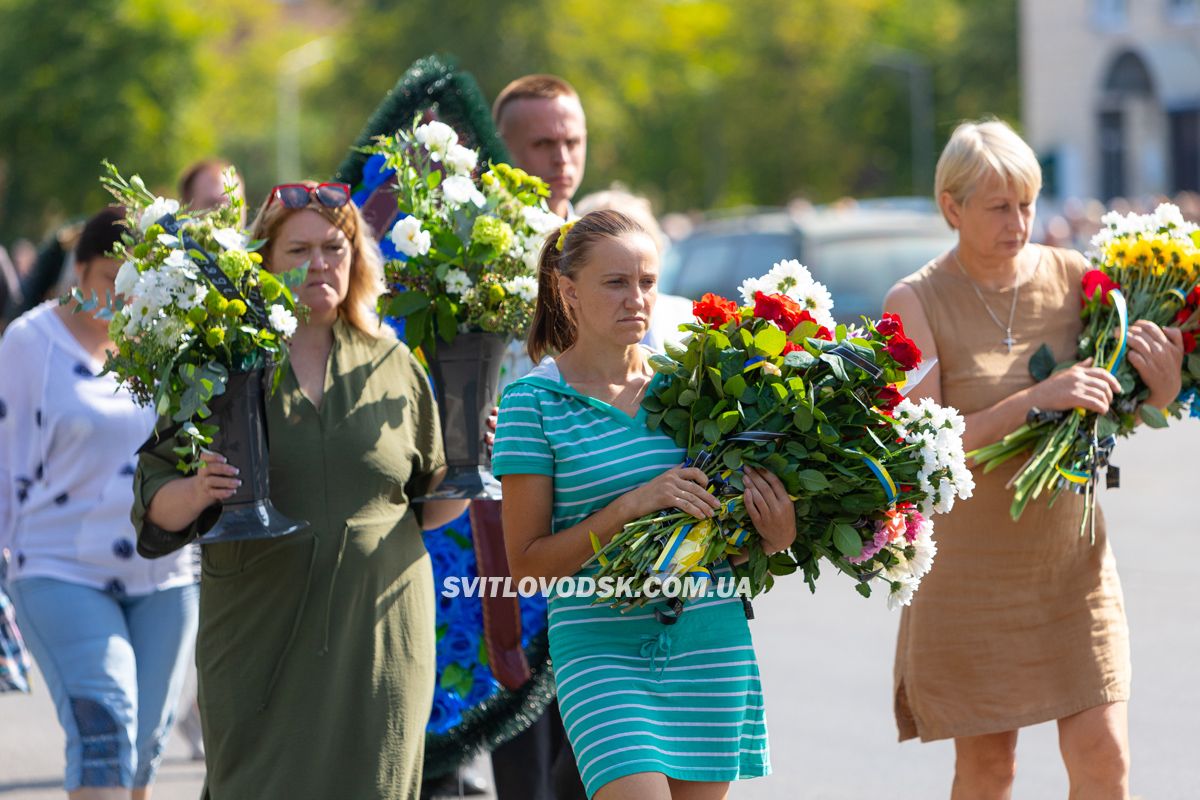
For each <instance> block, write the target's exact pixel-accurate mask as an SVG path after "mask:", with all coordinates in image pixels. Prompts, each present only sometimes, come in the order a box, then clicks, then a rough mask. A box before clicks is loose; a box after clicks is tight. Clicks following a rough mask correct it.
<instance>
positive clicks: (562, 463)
mask: <svg viewBox="0 0 1200 800" xmlns="http://www.w3.org/2000/svg"><path fill="white" fill-rule="evenodd" d="M657 277H658V254H657V251H656V250H655V247H654V243H653V241H652V240H651V239H650V237H649V236H648V235H647V234H646V233H645V231H643V230H642V229H641V228H640V227H638V226H637V225H636V224H635V223H634V222H633V221H631V220H630V219H629V218H627V217H625V216H624V215H622V214H619V213H617V212H613V211H597V212H593V213H592V214H588V215H587V216H585V217H583V218H582V219H580V220H579V221H578V222H577V223H575V224H574V226H564V228H563V231H561V232H559V233H556V234H553V235H552V236H551V237H550V239H549V240H548V241H547V243H546V245H545V246H544V247H543V249H542V254H541V266H540V276H539V287H538V307H537V313H536V317H535V320H534V324H533V329H532V331H531V333H530V338H529V350H530V355H531V356H532V357H533V358H534V360H535V361H537V360H538V359H541V358H542V356H544V355H545V354H546V353H547V352H551V351H552V352H557V353H559V354H560V355H558V357H557V358H546V359H545V360H543V361H542V362H541V363H540V364H539V366H538V367H537V368H536V369H535V370H534V371H533V372H532V373H530V374H529V375H528V376H526V377H525V378H522V379H521V380H518V381H516V382H515V383H514V384H512V385H511V386H510V387H509V388H508V390H507V391H506V393H505V395H504V398H503V400H502V402H501V404H500V417H499V423H498V427H497V432H496V443H495V449H494V455H493V461H492V468H493V470H494V472H495V473H496V475H498V476H501V477H502V479H503V484H504V533H505V544H506V548H507V552H508V560H509V565H510V567H511V569H512V573H513V577H514V579H516V580H520V579H523V578H526V577H533V578H563V577H567V576H576V577H580V576H584V575H586V574H587V571H585V570H581V569H580V565H581V564H583V563H584V562H585V561H586V560H587V559H588V558H589V557H590V556H591V555H592V544H591V541H590V534H595V536H596V537H598V538H599V540H600V542H601V543H604V542H607V541H608V540H609V539H611V538H612V537H613V536H614V535H615V534H616V533H617V532H618V531H619V530H620V529H621V527H622V526H623V525H624V524H625V523H627V522H629V521H631V520H633V519H636V518H638V517H640V516H642V515H644V514H648V513H652V512H655V511H658V510H660V509H668V508H679V509H682V510H684V511H687V512H689V513H691V514H694V515H695V516H698V517H709V516H711V515H712V513H713V510H714V509H715V508H717V505H718V504H717V501H716V500H715V499H714V498H713V497H712V495H710V494H709V493H708V492H707V491H706V490H705V482H706V479H705V476H704V474H703V473H702V472H701V471H700V470H697V469H691V468H684V467H681V466H679V465H680V462H681V461H682V460H683V457H684V451H683V450H682V449H681V448H679V447H677V446H675V444H674V442H673V441H672V440H671V439H670V438H669V437H667V436H665V435H663V434H661V433H652V432H651V431H650V430H649V429H648V428H647V427H646V422H645V412H644V411H642V410H641V398H642V395H643V394H644V392H645V390H646V388H647V386H648V385H649V383H650V381H651V379H652V375H653V373H652V371H651V369H650V367H649V363H648V355H649V354H648V352H647V351H646V350H645V349H643V348H642V347H641V346H640V345H639V344H638V343H639V342H640V341H641V339H642V337H643V336H645V333H646V326H647V324H648V322H649V319H650V314H651V311H652V310H653V306H654V299H655V293H656V284H657ZM746 486H747V489H746V498H747V506H748V507H749V508H750V510H751V515H752V518H753V520H754V522H755V525H756V527H757V529H758V531H759V533H760V534H761V535H762V536H763V539H764V546H765V548H766V549H767V551H768V552H776V551H779V550H782V549H784V548H786V547H787V546H788V545H790V544H791V542H792V541H793V540H794V539H795V536H796V527H795V514H794V511H793V508H792V502H791V500H790V499H789V498H788V497H787V493H786V492H785V490H784V488H783V485H782V484H781V483H780V481H779V480H778V479H777V478H776V477H775V476H773V475H770V474H769V473H765V472H756V471H748V473H747V475H746ZM729 575H730V570H729V567H728V565H725V566H723V567H722V568H720V569H718V570H716V571H715V572H714V578H721V577H726V578H727V577H729ZM592 600H593V598H590V597H582V596H569V595H565V594H561V593H558V594H551V597H550V604H549V636H550V655H551V659H552V661H553V666H554V677H555V680H556V682H557V685H558V701H559V705H560V707H561V709H562V716H563V723H564V725H565V727H566V730H567V736H568V738H569V739H570V741H571V746H572V749H573V750H574V752H575V758H576V761H577V762H578V765H579V769H580V774H581V776H582V778H583V781H584V786H585V787H586V789H587V793H588V797H589V798H598V799H599V800H616V799H617V798H638V800H717V798H724V797H725V796H726V795H727V793H728V790H729V782H730V781H733V780H739V779H744V778H756V777H760V776H763V775H766V774H768V773H769V772H770V761H769V757H768V747H767V729H766V724H765V721H764V715H763V694H762V684H761V681H760V679H759V674H758V664H757V661H756V660H755V657H754V646H753V643H752V642H751V639H750V631H749V627H748V625H747V622H746V616H745V612H744V610H743V605H742V602H741V600H740V599H739V598H738V597H720V596H709V597H703V598H699V599H694V600H691V601H690V602H689V603H688V604H687V606H686V608H685V611H684V612H683V613H682V614H681V615H680V616H679V618H678V621H677V622H675V624H673V625H668V624H664V623H663V622H661V621H660V620H659V617H658V616H657V615H656V613H655V611H656V609H655V608H654V607H653V606H647V607H645V608H642V609H638V610H636V611H633V612H630V613H625V614H622V613H620V612H618V611H616V610H614V609H612V608H611V607H609V606H607V605H604V604H597V605H593V604H592ZM660 607H661V605H660Z"/></svg>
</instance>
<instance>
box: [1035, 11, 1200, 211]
mask: <svg viewBox="0 0 1200 800" xmlns="http://www.w3.org/2000/svg"><path fill="white" fill-rule="evenodd" d="M1020 39H1021V41H1020V53H1021V90H1022V91H1021V95H1022V98H1021V106H1022V108H1021V113H1022V119H1023V126H1024V133H1025V135H1026V138H1027V139H1028V140H1029V143H1030V144H1031V145H1032V146H1033V148H1034V150H1036V151H1037V153H1038V155H1039V157H1040V158H1041V159H1042V160H1043V167H1044V168H1045V172H1046V179H1047V187H1046V188H1047V193H1048V194H1050V195H1051V196H1056V197H1059V198H1068V197H1098V198H1101V199H1103V200H1109V199H1111V198H1113V197H1118V196H1123V197H1141V196H1145V195H1151V194H1174V193H1176V192H1179V191H1185V190H1189V191H1197V190H1200V0H1020Z"/></svg>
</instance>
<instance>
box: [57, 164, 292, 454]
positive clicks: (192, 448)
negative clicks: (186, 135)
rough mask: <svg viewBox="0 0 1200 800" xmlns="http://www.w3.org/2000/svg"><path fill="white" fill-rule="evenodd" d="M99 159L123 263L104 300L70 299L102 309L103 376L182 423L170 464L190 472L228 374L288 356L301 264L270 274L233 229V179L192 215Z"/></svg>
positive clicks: (236, 203)
mask: <svg viewBox="0 0 1200 800" xmlns="http://www.w3.org/2000/svg"><path fill="white" fill-rule="evenodd" d="M104 166H105V169H106V170H107V174H106V175H105V176H104V177H102V178H101V182H102V183H103V184H104V186H105V187H106V188H107V189H108V190H109V191H110V192H111V193H112V195H113V196H114V197H115V198H116V199H117V200H118V202H120V203H121V204H122V205H124V206H125V208H126V214H127V216H126V226H127V230H126V232H125V233H124V234H123V235H122V237H121V238H122V241H121V243H120V244H119V245H118V246H117V248H116V250H115V252H114V253H113V254H112V256H113V257H114V258H117V259H121V260H123V261H124V263H123V264H122V265H121V269H120V271H119V272H118V273H117V279H116V286H115V288H116V295H115V296H111V297H108V298H105V299H104V300H103V301H101V300H100V299H99V298H96V297H91V298H85V297H83V296H81V295H80V294H79V293H78V290H76V294H75V298H74V299H75V300H76V302H78V303H79V304H80V307H81V308H82V309H83V310H85V311H96V310H97V308H98V307H99V306H100V305H101V304H103V305H104V308H103V309H102V313H104V314H106V315H107V316H108V318H109V320H110V322H109V335H110V336H111V337H112V340H113V343H114V344H115V345H116V346H117V351H116V353H110V355H109V357H108V359H107V360H106V362H105V365H104V370H105V372H111V373H113V374H114V375H116V376H117V379H118V380H119V381H120V382H121V383H122V384H124V385H125V386H127V387H128V388H129V390H130V392H131V393H132V394H133V397H134V399H135V400H137V401H138V402H139V403H142V404H143V405H150V404H153V406H154V408H155V410H156V411H157V412H158V414H159V416H160V417H164V418H169V419H170V420H171V421H172V422H173V423H175V424H176V425H177V426H178V429H177V433H176V436H177V438H178V441H179V447H177V448H176V449H175V452H176V454H177V455H178V456H179V462H178V464H177V466H178V468H179V469H180V470H181V471H184V472H187V471H191V470H193V469H196V468H198V467H199V465H200V452H201V449H202V448H203V447H205V446H206V445H208V444H210V443H211V442H212V435H213V433H215V430H216V429H215V427H214V426H212V425H207V424H205V423H204V422H203V420H204V419H205V418H207V417H208V416H210V415H211V410H210V408H209V405H208V404H209V403H210V402H211V401H212V399H213V398H214V397H216V396H218V395H220V394H222V393H224V391H225V386H226V383H227V381H228V377H229V374H230V373H231V372H241V371H247V370H252V369H257V368H260V367H265V366H269V365H272V364H276V365H277V364H281V363H283V361H284V360H285V359H286V356H287V349H286V347H285V340H286V338H287V337H289V336H291V334H292V333H293V332H294V331H295V329H296V324H297V322H296V317H295V312H296V305H295V301H294V300H293V298H292V291H291V287H294V286H296V285H299V283H300V282H301V281H302V280H303V270H295V271H293V274H289V275H282V276H276V275H272V274H271V273H269V272H268V271H267V270H265V269H263V267H262V256H261V255H259V254H258V253H257V252H255V249H256V248H257V246H258V245H259V244H261V243H251V242H250V241H249V238H248V237H247V236H246V234H245V233H244V232H243V231H241V230H239V220H240V215H241V202H242V201H241V199H240V198H239V196H238V194H237V193H236V192H235V191H234V187H235V185H236V178H235V176H234V175H232V174H226V175H225V176H224V180H225V187H226V195H227V196H228V198H229V202H228V204H226V205H222V206H219V207H217V208H215V209H212V210H208V211H202V212H192V211H189V210H187V209H181V208H180V206H179V203H178V202H177V201H175V200H171V199H167V198H162V197H156V196H155V195H154V194H153V193H151V192H150V191H148V190H147V189H146V186H145V184H144V183H143V182H142V180H141V178H139V177H138V176H136V175H134V176H133V177H132V178H130V179H129V180H126V179H125V178H123V177H122V176H121V174H120V172H119V171H118V170H117V168H116V167H115V166H113V165H112V164H110V163H108V162H105V163H104ZM281 374H282V373H281V372H277V373H276V378H277V379H278V377H279V376H280V375H281Z"/></svg>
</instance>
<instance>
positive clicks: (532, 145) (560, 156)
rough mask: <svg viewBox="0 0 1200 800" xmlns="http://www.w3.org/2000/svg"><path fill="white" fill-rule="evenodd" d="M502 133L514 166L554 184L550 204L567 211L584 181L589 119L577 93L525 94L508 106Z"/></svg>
mask: <svg viewBox="0 0 1200 800" xmlns="http://www.w3.org/2000/svg"><path fill="white" fill-rule="evenodd" d="M500 136H501V137H502V138H503V139H504V144H505V145H507V146H508V150H509V152H510V153H512V157H513V164H514V166H517V167H520V168H521V169H523V170H525V171H526V172H528V173H529V174H530V175H536V176H537V177H539V178H541V179H542V180H544V181H545V182H546V183H548V184H549V185H550V208H551V210H553V211H554V212H555V213H557V214H564V215H565V214H566V210H567V203H569V202H570V200H571V198H572V197H574V196H575V191H576V190H577V189H578V188H579V184H580V182H582V181H583V164H584V160H585V159H586V157H587V123H586V122H585V121H584V118H583V107H582V106H580V104H579V99H578V98H575V97H554V98H540V97H538V98H524V99H521V100H514V101H512V102H511V103H509V104H508V105H507V106H506V107H505V108H504V115H503V116H502V117H501V119H500Z"/></svg>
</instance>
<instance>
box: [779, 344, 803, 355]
mask: <svg viewBox="0 0 1200 800" xmlns="http://www.w3.org/2000/svg"><path fill="white" fill-rule="evenodd" d="M803 349H804V348H803V347H801V346H800V345H798V344H796V343H795V342H788V343H787V344H785V345H784V346H783V352H782V353H780V354H779V355H781V356H786V355H787V354H788V353H798V352H800V351H801V350H803Z"/></svg>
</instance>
